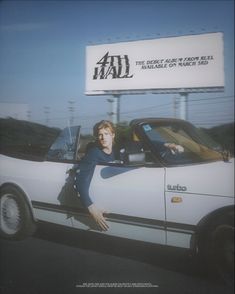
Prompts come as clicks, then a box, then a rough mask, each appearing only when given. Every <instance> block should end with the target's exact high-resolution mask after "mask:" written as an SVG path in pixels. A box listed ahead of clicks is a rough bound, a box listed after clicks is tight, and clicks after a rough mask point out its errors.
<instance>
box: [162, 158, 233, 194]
mask: <svg viewBox="0 0 235 294" xmlns="http://www.w3.org/2000/svg"><path fill="white" fill-rule="evenodd" d="M165 189H166V191H168V192H183V193H193V194H204V195H218V196H224V197H234V158H232V159H230V160H229V161H228V162H224V161H219V162H212V163H204V164H197V165H190V166H181V167H179V166H178V167H169V168H166V186H165Z"/></svg>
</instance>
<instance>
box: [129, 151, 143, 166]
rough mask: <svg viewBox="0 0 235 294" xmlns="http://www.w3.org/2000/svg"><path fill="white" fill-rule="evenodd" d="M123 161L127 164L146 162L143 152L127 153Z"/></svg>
mask: <svg viewBox="0 0 235 294" xmlns="http://www.w3.org/2000/svg"><path fill="white" fill-rule="evenodd" d="M124 163H125V164H128V165H144V164H145V163H146V154H145V152H138V153H127V154H126V155H125V158H124Z"/></svg>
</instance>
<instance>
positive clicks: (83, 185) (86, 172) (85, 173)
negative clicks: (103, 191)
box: [76, 149, 108, 230]
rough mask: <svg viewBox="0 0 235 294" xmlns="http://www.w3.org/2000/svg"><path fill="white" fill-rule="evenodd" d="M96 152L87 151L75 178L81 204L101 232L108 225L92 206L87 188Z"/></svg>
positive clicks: (99, 212) (96, 156)
mask: <svg viewBox="0 0 235 294" xmlns="http://www.w3.org/2000/svg"><path fill="white" fill-rule="evenodd" d="M97 158H99V157H98V155H97V152H96V150H95V149H93V150H89V151H88V153H87V154H86V155H85V157H84V158H83V160H82V162H81V164H80V171H79V174H78V176H77V178H76V187H77V190H78V192H79V194H80V197H81V201H82V204H83V205H84V206H85V207H86V208H87V209H88V211H89V213H90V214H91V216H92V217H93V219H94V220H95V221H96V223H97V224H98V225H99V226H100V227H101V229H102V230H107V229H108V225H107V223H106V222H105V218H104V216H103V212H102V211H101V210H100V209H98V208H97V207H96V206H95V204H93V202H92V200H91V198H90V195H89V187H90V183H91V180H92V177H93V174H94V170H95V166H96V164H97Z"/></svg>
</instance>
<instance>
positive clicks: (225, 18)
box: [0, 0, 234, 131]
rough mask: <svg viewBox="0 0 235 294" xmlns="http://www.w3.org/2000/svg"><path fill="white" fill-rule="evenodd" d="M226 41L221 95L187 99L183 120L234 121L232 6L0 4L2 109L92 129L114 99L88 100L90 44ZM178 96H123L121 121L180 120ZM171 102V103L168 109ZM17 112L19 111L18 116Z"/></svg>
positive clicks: (182, 3) (60, 124)
mask: <svg viewBox="0 0 235 294" xmlns="http://www.w3.org/2000/svg"><path fill="white" fill-rule="evenodd" d="M208 32H223V34H224V72H225V89H224V91H223V92H217V93H216V92H215V93H197V94H192V93H191V94H189V96H188V116H187V119H188V120H189V121H191V122H192V123H194V124H195V125H197V126H201V127H212V126H215V125H219V124H223V123H228V122H232V121H234V1H226V0H225V1H193V0H192V1H189V0H188V1H176V0H175V1H157V0H155V1H144V0H140V1H99V0H98V1H65V0H64V1H58V0H57V1H39V0H38V1H30V0H28V1H21V0H20V1H7V0H5V1H4V0H2V1H0V103H22V104H26V105H28V108H27V109H28V113H27V115H28V119H30V120H31V121H34V122H38V123H42V124H48V125H50V126H56V127H60V128H63V127H66V126H67V124H68V121H69V118H71V116H73V120H74V121H73V122H74V124H81V125H82V126H83V127H84V128H85V129H87V131H88V130H90V129H91V128H92V126H93V124H94V123H95V122H97V121H99V120H101V119H109V118H110V117H109V114H108V113H109V112H110V106H111V104H110V102H108V101H107V99H109V98H111V96H87V95H85V94H84V93H85V66H86V64H85V49H86V46H89V45H97V44H105V43H115V42H123V41H125V42H127V41H135V40H147V39H155V38H164V37H175V36H182V35H191V34H202V33H208ZM178 100H179V95H178V94H157V95H156V94H142V95H122V96H121V100H120V120H121V121H130V120H131V119H134V118H140V117H173V116H176V117H178V116H179V108H178V104H177V102H178ZM173 101H176V104H174V103H173ZM16 112H17V109H16Z"/></svg>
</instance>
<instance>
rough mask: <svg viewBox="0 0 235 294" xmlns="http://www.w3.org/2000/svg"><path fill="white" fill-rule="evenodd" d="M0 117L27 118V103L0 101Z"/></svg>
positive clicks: (28, 114) (28, 117)
mask: <svg viewBox="0 0 235 294" xmlns="http://www.w3.org/2000/svg"><path fill="white" fill-rule="evenodd" d="M0 117H1V118H7V117H12V118H15V119H21V120H29V119H30V111H29V105H28V104H24V103H7V102H6V103H1V102H0Z"/></svg>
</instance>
